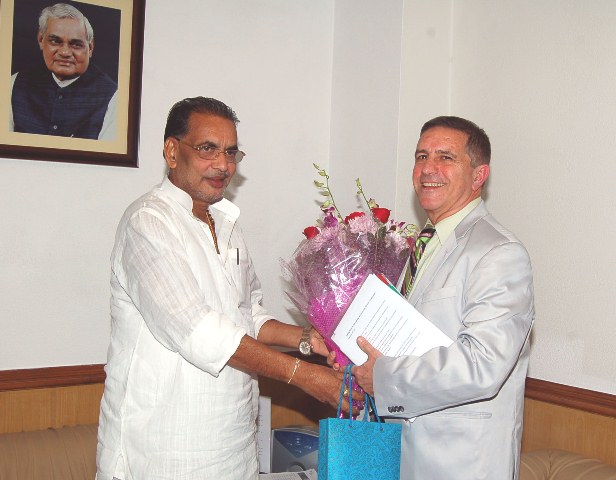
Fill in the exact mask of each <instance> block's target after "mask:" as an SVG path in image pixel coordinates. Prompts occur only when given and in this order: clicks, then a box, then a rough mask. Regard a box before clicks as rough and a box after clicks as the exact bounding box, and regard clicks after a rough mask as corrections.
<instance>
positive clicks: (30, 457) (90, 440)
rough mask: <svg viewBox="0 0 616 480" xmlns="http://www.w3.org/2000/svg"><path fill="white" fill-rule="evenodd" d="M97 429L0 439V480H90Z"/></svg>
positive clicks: (64, 429) (51, 430)
mask: <svg viewBox="0 0 616 480" xmlns="http://www.w3.org/2000/svg"><path fill="white" fill-rule="evenodd" d="M97 430H98V426H97V425H77V426H74V427H62V428H59V429H55V428H48V429H47V430H36V431H34V432H19V433H3V434H1V435H0V480H59V479H62V480H94V477H95V476H96V433H97Z"/></svg>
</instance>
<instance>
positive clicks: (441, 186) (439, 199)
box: [413, 127, 490, 225]
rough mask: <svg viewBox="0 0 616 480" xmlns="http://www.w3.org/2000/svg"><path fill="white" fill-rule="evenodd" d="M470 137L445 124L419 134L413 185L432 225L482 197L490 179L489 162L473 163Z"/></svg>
mask: <svg viewBox="0 0 616 480" xmlns="http://www.w3.org/2000/svg"><path fill="white" fill-rule="evenodd" d="M467 140H468V135H467V134H466V133H464V132H461V131H459V130H454V129H451V128H446V127H434V128H431V129H429V130H426V131H425V132H424V133H423V135H421V137H420V138H419V142H418V143H417V150H416V152H415V167H414V168H413V186H414V187H415V193H416V194H417V198H418V199H419V203H420V205H421V207H422V208H423V209H424V210H425V211H426V213H427V214H428V218H429V219H430V222H432V224H433V225H436V224H437V223H438V222H439V221H441V220H443V219H444V218H447V217H449V216H451V215H453V214H455V213H457V212H459V211H460V210H462V209H463V208H464V207H465V206H466V205H468V203H469V202H471V201H472V200H474V199H476V198H477V197H479V196H480V195H481V187H482V186H483V184H484V183H485V181H486V180H487V179H488V175H489V174H490V167H489V165H478V166H476V167H473V166H472V165H471V158H470V156H469V155H468V153H466V142H467Z"/></svg>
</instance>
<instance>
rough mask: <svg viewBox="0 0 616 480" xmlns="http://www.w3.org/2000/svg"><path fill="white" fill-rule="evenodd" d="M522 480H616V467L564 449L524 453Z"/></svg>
mask: <svg viewBox="0 0 616 480" xmlns="http://www.w3.org/2000/svg"><path fill="white" fill-rule="evenodd" d="M520 480H616V467H613V466H610V465H607V464H605V463H603V462H601V461H600V460H597V459H594V458H588V457H583V456H582V455H578V454H577V453H572V452H566V451H563V450H538V451H535V452H528V453H523V454H522V460H521V462H520Z"/></svg>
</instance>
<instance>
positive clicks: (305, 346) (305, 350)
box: [299, 341, 312, 355]
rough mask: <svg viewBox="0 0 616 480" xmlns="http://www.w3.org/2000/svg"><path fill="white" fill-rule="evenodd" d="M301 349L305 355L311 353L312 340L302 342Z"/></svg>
mask: <svg viewBox="0 0 616 480" xmlns="http://www.w3.org/2000/svg"><path fill="white" fill-rule="evenodd" d="M299 351H300V353H302V354H303V355H310V354H311V353H312V349H311V348H310V342H305V341H302V342H300V343H299Z"/></svg>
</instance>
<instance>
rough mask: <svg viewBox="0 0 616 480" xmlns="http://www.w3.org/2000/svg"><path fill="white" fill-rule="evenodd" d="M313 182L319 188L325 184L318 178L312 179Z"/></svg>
mask: <svg viewBox="0 0 616 480" xmlns="http://www.w3.org/2000/svg"><path fill="white" fill-rule="evenodd" d="M314 184H315V185H316V186H317V187H319V188H324V187H325V184H324V183H323V182H319V181H318V180H315V181H314Z"/></svg>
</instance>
